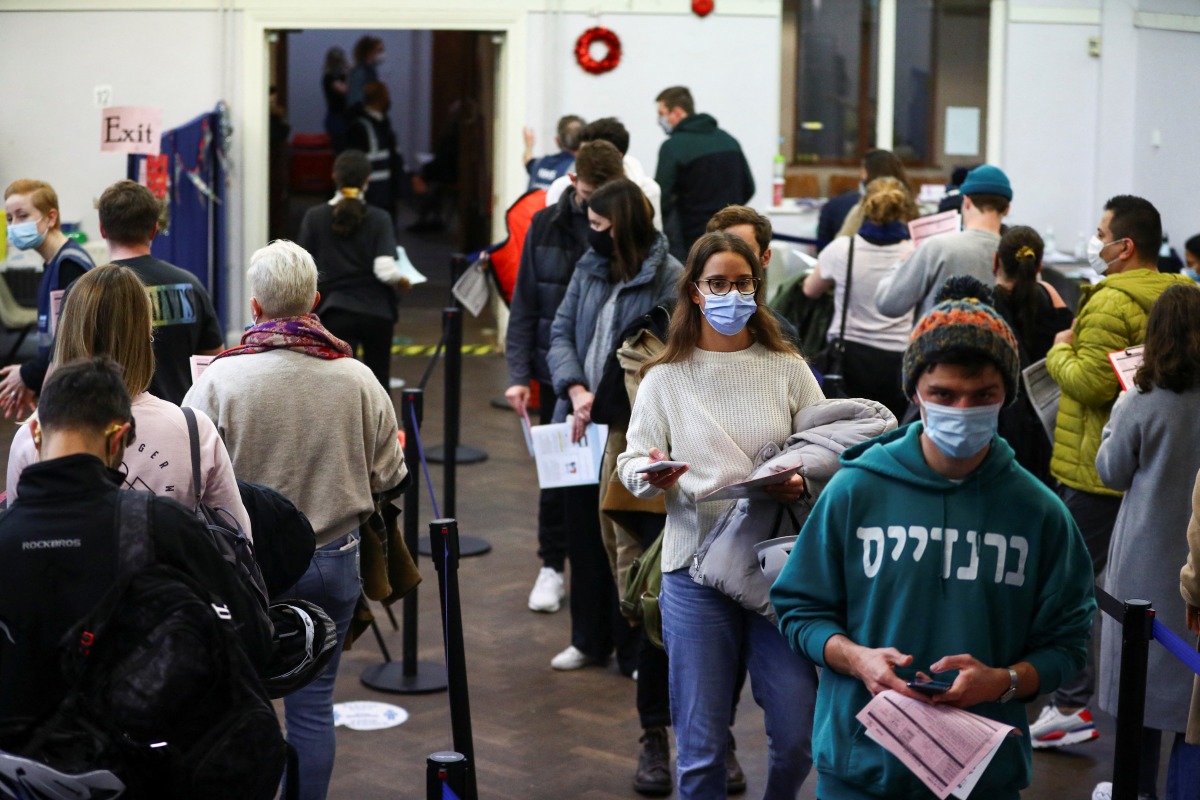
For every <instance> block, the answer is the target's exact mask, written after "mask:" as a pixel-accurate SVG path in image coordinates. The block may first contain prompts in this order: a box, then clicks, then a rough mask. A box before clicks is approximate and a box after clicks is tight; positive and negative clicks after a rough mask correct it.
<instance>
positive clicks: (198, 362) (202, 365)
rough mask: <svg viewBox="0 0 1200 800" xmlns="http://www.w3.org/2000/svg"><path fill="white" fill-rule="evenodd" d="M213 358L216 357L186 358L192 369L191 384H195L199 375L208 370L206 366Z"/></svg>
mask: <svg viewBox="0 0 1200 800" xmlns="http://www.w3.org/2000/svg"><path fill="white" fill-rule="evenodd" d="M214 358H216V356H188V363H189V364H190V365H191V367H192V383H195V382H196V379H198V378H199V377H200V375H201V373H203V372H204V370H206V369H208V365H209V364H211V363H212V360H213V359H214Z"/></svg>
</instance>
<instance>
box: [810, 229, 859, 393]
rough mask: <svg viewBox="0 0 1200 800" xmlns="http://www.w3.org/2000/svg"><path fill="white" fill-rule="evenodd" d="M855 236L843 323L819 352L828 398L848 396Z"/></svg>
mask: <svg viewBox="0 0 1200 800" xmlns="http://www.w3.org/2000/svg"><path fill="white" fill-rule="evenodd" d="M854 238H855V237H853V236H851V237H850V253H849V255H848V256H847V258H846V288H845V289H844V290H843V291H842V323H841V327H840V330H839V331H838V335H837V337H835V338H833V339H830V340H829V344H827V345H826V346H825V349H824V350H822V351H821V352H819V353H817V357H816V359H814V361H815V363H816V367H817V370H818V371H820V373H821V375H822V376H823V378H824V380H823V381H822V384H821V388H822V389H823V390H824V392H825V397H827V398H846V397H849V396H850V394H849V393H848V392H847V391H846V376H845V368H846V317H848V316H849V315H850V284H851V280H852V278H853V276H854Z"/></svg>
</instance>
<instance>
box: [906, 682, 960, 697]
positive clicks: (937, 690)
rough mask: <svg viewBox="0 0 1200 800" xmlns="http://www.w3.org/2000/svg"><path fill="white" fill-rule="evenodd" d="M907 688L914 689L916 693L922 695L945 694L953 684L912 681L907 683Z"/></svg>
mask: <svg viewBox="0 0 1200 800" xmlns="http://www.w3.org/2000/svg"><path fill="white" fill-rule="evenodd" d="M905 686H907V687H908V688H910V689H912V690H913V691H914V692H920V693H921V694H944V693H945V692H947V691H948V690H949V689H950V686H951V684H950V682H949V681H939V680H929V681H922V680H912V681H909V682H908V683H906V684H905Z"/></svg>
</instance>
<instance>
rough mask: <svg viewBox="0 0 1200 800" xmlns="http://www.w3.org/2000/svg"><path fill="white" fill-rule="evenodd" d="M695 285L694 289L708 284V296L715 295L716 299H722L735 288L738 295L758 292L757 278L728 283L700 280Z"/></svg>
mask: <svg viewBox="0 0 1200 800" xmlns="http://www.w3.org/2000/svg"><path fill="white" fill-rule="evenodd" d="M695 283H696V288H697V289H699V288H700V284H702V283H707V284H708V294H715V295H716V296H717V297H724V296H725V295H727V294H729V290H730V289H732V288H733V287H735V286H736V287H737V290H738V294H754V293H755V292H757V291H758V284H759V279H758V278H738V279H737V280H736V281H730V280H727V279H725V278H702V279H700V280H698V281H696V282H695Z"/></svg>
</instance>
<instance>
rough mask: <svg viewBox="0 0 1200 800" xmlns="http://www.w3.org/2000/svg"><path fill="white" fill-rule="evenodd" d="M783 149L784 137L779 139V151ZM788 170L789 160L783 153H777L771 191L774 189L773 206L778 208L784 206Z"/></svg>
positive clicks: (772, 173) (772, 195)
mask: <svg viewBox="0 0 1200 800" xmlns="http://www.w3.org/2000/svg"><path fill="white" fill-rule="evenodd" d="M782 149H783V137H782V136H780V137H779V150H782ZM786 168H787V159H785V158H784V157H783V153H781V152H779V151H776V153H775V162H774V164H773V165H772V172H771V175H772V178H773V180H772V181H771V189H772V194H771V205H773V206H775V207H776V208H778V207H779V206H781V205H783V184H784V171H785V170H786Z"/></svg>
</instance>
